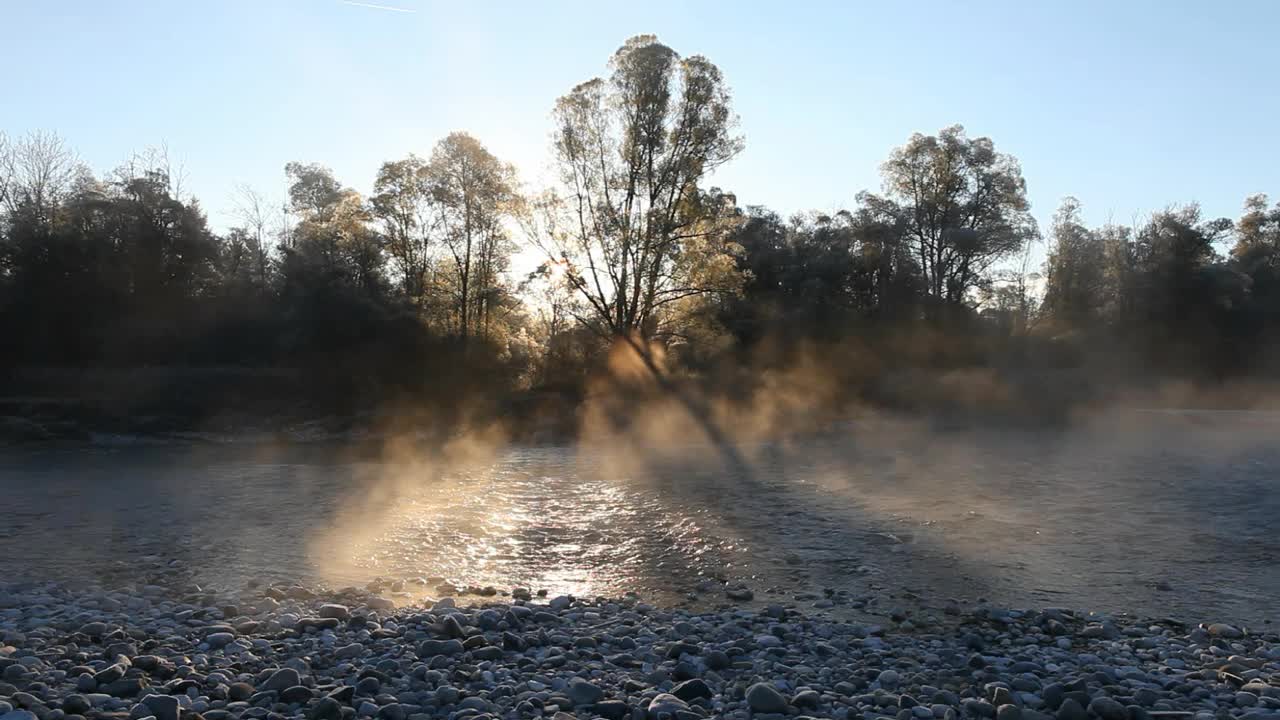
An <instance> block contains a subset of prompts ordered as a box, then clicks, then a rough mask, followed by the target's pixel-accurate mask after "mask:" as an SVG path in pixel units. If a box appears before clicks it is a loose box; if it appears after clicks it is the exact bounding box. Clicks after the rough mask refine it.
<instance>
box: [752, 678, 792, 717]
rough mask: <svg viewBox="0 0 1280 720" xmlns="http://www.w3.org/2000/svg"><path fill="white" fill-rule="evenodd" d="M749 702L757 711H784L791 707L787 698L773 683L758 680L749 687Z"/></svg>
mask: <svg viewBox="0 0 1280 720" xmlns="http://www.w3.org/2000/svg"><path fill="white" fill-rule="evenodd" d="M747 704H748V705H750V706H751V709H752V710H754V711H756V712H764V713H783V712H786V711H787V708H788V707H789V705H788V703H787V699H786V698H785V697H783V696H782V693H780V692H778V691H777V689H776V688H774V687H773V686H772V685H768V684H766V683H762V682H758V683H756V684H754V685H752V686H751V687H749V688H747Z"/></svg>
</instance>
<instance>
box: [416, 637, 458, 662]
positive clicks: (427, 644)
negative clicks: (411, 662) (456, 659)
mask: <svg viewBox="0 0 1280 720" xmlns="http://www.w3.org/2000/svg"><path fill="white" fill-rule="evenodd" d="M464 650H465V648H463V646H462V641H461V640H423V641H422V642H421V643H419V644H418V657H424V658H430V657H435V656H437V655H461V654H462V652H463V651H464Z"/></svg>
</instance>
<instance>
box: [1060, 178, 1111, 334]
mask: <svg viewBox="0 0 1280 720" xmlns="http://www.w3.org/2000/svg"><path fill="white" fill-rule="evenodd" d="M1050 237H1051V241H1052V243H1053V245H1052V247H1051V248H1050V249H1049V259H1048V261H1047V262H1046V263H1045V268H1046V280H1045V293H1044V303H1043V309H1044V312H1045V313H1046V315H1047V316H1048V317H1049V318H1051V319H1052V320H1053V321H1055V322H1056V323H1059V324H1060V325H1062V326H1063V327H1064V328H1067V329H1084V328H1087V327H1088V326H1090V325H1092V324H1093V323H1094V322H1095V321H1097V320H1099V319H1100V317H1101V315H1102V313H1103V311H1104V308H1105V307H1106V303H1107V301H1108V297H1109V296H1110V292H1109V287H1108V282H1107V247H1106V244H1105V243H1104V239H1103V237H1102V236H1101V235H1099V234H1098V233H1095V232H1093V231H1092V230H1090V229H1089V228H1087V227H1085V225H1084V222H1083V220H1082V219H1081V216H1080V201H1079V200H1077V199H1075V198H1074V197H1067V198H1065V199H1063V201H1062V205H1061V206H1060V207H1059V208H1058V211H1057V212H1056V213H1055V214H1054V216H1053V227H1052V229H1051V230H1050Z"/></svg>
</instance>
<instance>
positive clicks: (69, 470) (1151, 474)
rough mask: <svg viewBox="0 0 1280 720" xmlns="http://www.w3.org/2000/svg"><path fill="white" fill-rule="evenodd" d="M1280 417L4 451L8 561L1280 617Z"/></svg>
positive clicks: (59, 573) (234, 578) (96, 568)
mask: <svg viewBox="0 0 1280 720" xmlns="http://www.w3.org/2000/svg"><path fill="white" fill-rule="evenodd" d="M1276 430H1280V424H1275V423H1271V422H1270V421H1269V420H1267V419H1266V418H1264V419H1263V421H1261V422H1260V421H1259V420H1258V419H1257V418H1244V419H1243V420H1242V419H1241V418H1240V417H1237V416H1230V415H1226V416H1217V415H1215V416H1208V418H1207V419H1205V418H1201V417H1199V416H1176V417H1161V416H1132V417H1128V418H1126V420H1125V422H1124V423H1123V424H1119V423H1112V424H1101V425H1097V426H1093V427H1091V428H1089V429H1082V430H1076V431H1072V432H1070V433H1065V434H1063V433H1050V432H1029V431H1028V432H994V431H985V432H948V433H934V432H924V431H921V430H920V429H919V428H917V427H913V426H910V425H905V424H899V425H892V424H875V425H870V424H854V425H853V426H851V427H849V428H846V429H843V430H841V431H839V432H833V433H830V434H828V435H825V436H822V437H811V438H807V439H805V440H803V441H792V442H789V443H783V444H773V445H752V446H748V447H745V448H743V449H742V450H743V454H744V456H745V457H746V458H747V460H748V462H747V464H746V465H745V466H744V467H740V468H738V469H736V470H733V471H727V470H725V468H724V466H723V464H722V463H721V462H720V461H719V457H718V455H717V454H716V453H715V452H713V451H711V450H710V449H708V448H702V447H696V446H690V447H689V448H670V447H666V448H663V452H662V453H660V454H654V455H653V456H652V457H650V456H649V455H647V454H645V453H639V454H630V455H627V456H625V457H624V458H620V457H619V456H618V455H616V454H614V453H609V452H604V451H603V450H602V449H599V448H596V449H584V448H569V447H536V448H527V447H526V448H507V449H503V450H500V451H498V452H497V453H496V454H494V455H492V456H490V457H487V458H486V459H485V460H483V461H470V462H467V463H464V464H442V463H440V462H430V461H425V460H422V459H420V458H413V457H409V458H406V456H405V455H404V454H403V453H398V454H397V455H396V456H395V458H396V459H395V460H388V459H385V458H381V457H376V456H370V455H364V456H353V455H352V454H351V453H350V452H347V451H346V450H344V449H341V448H336V447H292V448H270V449H267V448H258V447H241V446H163V447H132V448H93V449H81V450H65V449H64V450H43V451H38V452H37V451H22V452H11V453H9V454H7V455H5V456H3V457H0V498H2V499H3V502H2V503H0V577H4V578H14V577H18V578H46V577H84V576H93V575H96V574H104V573H111V572H118V573H125V574H128V573H129V572H131V571H133V569H134V568H135V567H141V566H143V565H145V564H146V563H147V562H154V561H155V559H156V558H160V559H162V560H163V559H179V560H182V561H183V562H184V563H186V564H187V565H189V566H191V567H194V568H196V570H197V578H198V579H199V580H201V581H202V582H206V583H213V584H221V583H228V584H229V583H239V582H242V581H243V580H245V579H248V578H257V579H260V580H279V579H298V580H309V581H322V582H325V583H328V584H330V585H334V586H340V585H344V584H355V583H363V582H365V581H368V580H369V579H371V578H374V577H385V578H393V579H413V578H423V579H425V580H426V581H427V582H426V583H425V585H421V586H419V585H411V587H425V588H426V590H425V592H433V590H432V588H434V586H435V585H436V584H438V583H440V582H444V581H447V582H451V583H454V584H456V585H459V586H484V585H492V586H495V587H498V588H504V589H506V588H510V587H513V586H526V587H531V588H535V589H537V588H545V589H548V590H549V591H551V592H552V593H575V594H618V593H623V592H627V591H636V592H639V593H640V594H641V595H642V596H645V597H649V598H652V599H655V600H660V601H676V600H679V599H680V598H682V597H683V596H684V595H685V593H687V592H688V591H690V590H692V589H693V588H694V587H695V586H697V584H698V583H699V582H700V581H701V580H705V579H707V578H716V579H722V580H723V579H727V580H731V581H743V582H746V583H747V584H748V585H750V586H752V587H754V588H755V589H756V590H757V593H758V595H759V596H760V597H761V598H765V599H768V598H773V597H777V598H779V599H782V598H789V597H791V596H793V595H795V594H796V593H797V592H803V591H812V592H820V591H821V589H822V588H824V587H834V588H843V589H848V590H850V591H852V592H854V593H855V594H867V595H874V594H877V593H888V592H897V591H901V590H904V589H910V590H914V591H916V592H917V593H919V594H921V595H924V596H928V597H937V598H957V599H964V600H970V601H972V600H976V599H977V598H979V597H985V598H988V599H990V600H992V601H995V602H1000V603H1003V604H1008V605H1015V606H1043V605H1063V606H1071V607H1082V608H1090V609H1102V610H1132V611H1135V612H1141V613H1146V614H1175V615H1182V616H1188V619H1199V618H1202V617H1223V618H1228V619H1239V620H1255V619H1262V618H1267V617H1271V616H1274V615H1275V614H1276V611H1277V609H1280V608H1278V606H1277V600H1276V598H1277V597H1280V565H1278V564H1277V558H1280V492H1277V491H1280V474H1278V473H1277V471H1280V447H1277V444H1276V441H1275V440H1273V438H1275V437H1280V433H1277V432H1275V431H1276Z"/></svg>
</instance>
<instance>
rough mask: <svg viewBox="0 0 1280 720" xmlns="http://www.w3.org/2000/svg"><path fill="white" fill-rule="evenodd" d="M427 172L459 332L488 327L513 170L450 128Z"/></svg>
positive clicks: (505, 242)
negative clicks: (449, 272)
mask: <svg viewBox="0 0 1280 720" xmlns="http://www.w3.org/2000/svg"><path fill="white" fill-rule="evenodd" d="M426 173H427V178H428V184H429V187H430V190H431V195H432V198H433V200H434V202H435V203H436V206H437V213H438V218H439V223H440V228H441V231H442V236H443V239H444V243H445V246H446V247H448V249H449V255H450V257H451V258H452V260H453V263H452V267H453V277H452V280H453V282H452V284H453V288H454V293H455V301H456V302H455V308H456V312H457V321H458V324H457V327H458V334H459V335H460V336H461V337H462V338H463V339H466V338H469V337H471V336H473V335H476V334H484V333H487V331H488V326H487V321H488V318H489V314H490V312H491V311H492V308H493V305H494V300H495V297H496V293H498V292H499V287H498V283H499V280H500V277H501V273H502V272H503V271H504V270H505V262H506V258H507V257H509V256H510V253H511V244H510V241H509V239H508V237H507V234H506V228H505V226H504V222H505V221H506V219H507V218H508V217H510V216H511V212H512V210H513V209H514V206H515V199H516V193H515V170H514V169H513V168H512V167H511V166H510V165H508V164H506V163H504V162H502V161H500V160H498V159H497V158H496V157H494V156H493V154H492V153H490V152H489V151H488V150H487V149H486V148H485V147H484V145H482V144H480V141H478V140H476V139H475V138H473V137H471V136H470V135H468V134H466V133H461V132H455V133H451V134H450V135H449V136H448V137H446V138H445V139H443V140H441V141H440V142H439V143H438V144H437V145H436V147H435V150H434V151H433V152H432V153H431V162H430V164H429V166H428V167H427V169H426Z"/></svg>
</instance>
